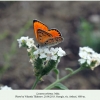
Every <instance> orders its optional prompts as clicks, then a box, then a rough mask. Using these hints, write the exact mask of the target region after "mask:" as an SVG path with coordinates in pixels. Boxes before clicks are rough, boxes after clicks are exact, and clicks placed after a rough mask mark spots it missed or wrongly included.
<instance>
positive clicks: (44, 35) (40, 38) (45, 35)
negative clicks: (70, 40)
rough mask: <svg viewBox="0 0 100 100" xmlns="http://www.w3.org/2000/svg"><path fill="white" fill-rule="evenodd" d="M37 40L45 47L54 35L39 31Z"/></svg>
mask: <svg viewBox="0 0 100 100" xmlns="http://www.w3.org/2000/svg"><path fill="white" fill-rule="evenodd" d="M37 38H38V42H39V44H40V45H45V42H46V41H47V40H49V39H51V38H53V37H52V35H51V34H50V33H48V32H46V31H44V30H41V29H38V30H37Z"/></svg>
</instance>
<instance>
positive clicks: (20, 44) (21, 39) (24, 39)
mask: <svg viewBox="0 0 100 100" xmlns="http://www.w3.org/2000/svg"><path fill="white" fill-rule="evenodd" d="M27 40H28V36H27V37H24V36H23V37H21V38H20V39H17V41H18V43H19V47H21V46H22V42H27Z"/></svg>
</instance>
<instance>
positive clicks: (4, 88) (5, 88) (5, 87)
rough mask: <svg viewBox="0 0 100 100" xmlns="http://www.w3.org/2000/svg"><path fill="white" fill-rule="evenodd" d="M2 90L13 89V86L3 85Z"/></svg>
mask: <svg viewBox="0 0 100 100" xmlns="http://www.w3.org/2000/svg"><path fill="white" fill-rule="evenodd" d="M0 90H12V88H11V87H8V86H7V85H5V86H1V87H0Z"/></svg>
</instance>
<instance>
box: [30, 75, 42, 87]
mask: <svg viewBox="0 0 100 100" xmlns="http://www.w3.org/2000/svg"><path fill="white" fill-rule="evenodd" d="M40 78H41V76H38V77H37V78H36V81H35V83H34V84H33V86H32V89H35V87H36V86H37V83H38V82H39V81H40Z"/></svg>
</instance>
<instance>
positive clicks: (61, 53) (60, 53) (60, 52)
mask: <svg viewBox="0 0 100 100" xmlns="http://www.w3.org/2000/svg"><path fill="white" fill-rule="evenodd" d="M57 54H58V56H60V57H62V56H64V55H65V54H66V53H65V51H63V50H62V48H61V47H59V50H58V53H57Z"/></svg>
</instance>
